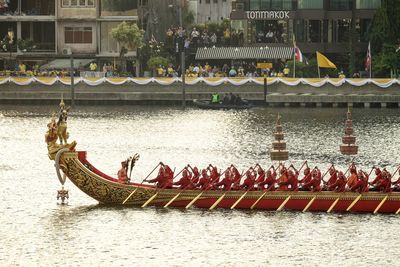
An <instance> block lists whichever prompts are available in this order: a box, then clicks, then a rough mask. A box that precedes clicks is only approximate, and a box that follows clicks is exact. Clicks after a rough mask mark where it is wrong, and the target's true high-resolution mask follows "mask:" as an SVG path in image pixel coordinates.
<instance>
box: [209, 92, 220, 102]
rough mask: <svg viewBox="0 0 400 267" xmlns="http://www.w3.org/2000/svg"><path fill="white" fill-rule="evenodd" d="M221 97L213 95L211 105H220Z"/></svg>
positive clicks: (216, 94)
mask: <svg viewBox="0 0 400 267" xmlns="http://www.w3.org/2000/svg"><path fill="white" fill-rule="evenodd" d="M219 101H220V96H219V94H218V93H214V94H212V95H211V104H219Z"/></svg>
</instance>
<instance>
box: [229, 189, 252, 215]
mask: <svg viewBox="0 0 400 267" xmlns="http://www.w3.org/2000/svg"><path fill="white" fill-rule="evenodd" d="M247 192H249V190H246V192H244V193H243V194H242V195H241V196H240V198H238V199H237V200H236V201H235V203H233V205H232V206H231V210H233V209H234V208H235V207H236V205H237V204H239V202H240V201H241V200H242V199H243V198H244V197H245V196H246V194H247Z"/></svg>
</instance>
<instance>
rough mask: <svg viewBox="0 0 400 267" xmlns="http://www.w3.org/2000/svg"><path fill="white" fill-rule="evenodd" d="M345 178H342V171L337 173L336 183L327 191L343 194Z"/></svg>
mask: <svg viewBox="0 0 400 267" xmlns="http://www.w3.org/2000/svg"><path fill="white" fill-rule="evenodd" d="M346 184H347V180H346V176H344V174H343V172H342V171H339V173H338V178H337V180H336V182H335V183H334V184H332V185H330V186H329V187H328V190H329V191H335V192H344V191H346Z"/></svg>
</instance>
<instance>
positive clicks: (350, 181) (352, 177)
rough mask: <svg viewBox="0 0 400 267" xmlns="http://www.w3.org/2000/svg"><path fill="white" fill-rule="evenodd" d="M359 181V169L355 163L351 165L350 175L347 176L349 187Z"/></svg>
mask: <svg viewBox="0 0 400 267" xmlns="http://www.w3.org/2000/svg"><path fill="white" fill-rule="evenodd" d="M356 183H357V169H356V167H355V166H354V164H353V165H352V166H351V167H350V176H349V177H347V185H348V187H349V188H351V187H353V186H354V185H355V184H356Z"/></svg>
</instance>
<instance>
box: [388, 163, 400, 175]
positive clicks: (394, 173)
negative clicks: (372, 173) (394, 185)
mask: <svg viewBox="0 0 400 267" xmlns="http://www.w3.org/2000/svg"><path fill="white" fill-rule="evenodd" d="M399 169H400V165H399V166H398V167H397V169H396V170H395V171H394V172H393V174H392V176H390V177H393V176H395V175H396V172H397V171H398V170H399Z"/></svg>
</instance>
